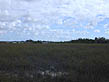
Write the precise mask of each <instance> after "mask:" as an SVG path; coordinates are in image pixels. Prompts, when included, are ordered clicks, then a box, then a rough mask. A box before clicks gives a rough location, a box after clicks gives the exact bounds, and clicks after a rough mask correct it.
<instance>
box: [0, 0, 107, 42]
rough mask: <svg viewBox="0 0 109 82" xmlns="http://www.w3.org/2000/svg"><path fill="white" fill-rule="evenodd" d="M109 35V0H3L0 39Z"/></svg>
mask: <svg viewBox="0 0 109 82" xmlns="http://www.w3.org/2000/svg"><path fill="white" fill-rule="evenodd" d="M101 36H103V37H106V38H109V0H0V40H2V41H3V40H8V41H12V40H27V39H33V40H52V41H64V40H71V39H77V38H80V37H81V38H94V37H101Z"/></svg>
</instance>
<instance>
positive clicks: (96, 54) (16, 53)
mask: <svg viewBox="0 0 109 82" xmlns="http://www.w3.org/2000/svg"><path fill="white" fill-rule="evenodd" d="M0 82H109V44H72V43H57V44H56V43H48V44H32V43H28V44H23V43H22V44H12V43H5V44H3V43H1V44H0Z"/></svg>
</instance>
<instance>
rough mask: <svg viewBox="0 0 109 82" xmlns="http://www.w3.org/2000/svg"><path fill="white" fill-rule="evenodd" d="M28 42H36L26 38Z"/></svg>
mask: <svg viewBox="0 0 109 82" xmlns="http://www.w3.org/2000/svg"><path fill="white" fill-rule="evenodd" d="M26 42H34V41H33V40H31V39H30V40H26Z"/></svg>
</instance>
